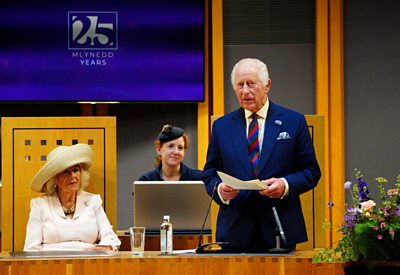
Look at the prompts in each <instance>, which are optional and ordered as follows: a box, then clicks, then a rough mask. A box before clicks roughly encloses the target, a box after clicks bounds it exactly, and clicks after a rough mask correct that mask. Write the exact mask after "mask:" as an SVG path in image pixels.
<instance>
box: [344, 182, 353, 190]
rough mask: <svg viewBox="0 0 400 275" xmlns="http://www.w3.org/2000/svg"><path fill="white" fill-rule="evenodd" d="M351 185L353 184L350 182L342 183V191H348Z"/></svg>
mask: <svg viewBox="0 0 400 275" xmlns="http://www.w3.org/2000/svg"><path fill="white" fill-rule="evenodd" d="M352 184H353V183H352V182H351V181H346V182H345V183H344V189H345V190H348V189H350V187H351V185H352Z"/></svg>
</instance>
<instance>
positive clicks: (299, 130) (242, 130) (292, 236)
mask: <svg viewBox="0 0 400 275" xmlns="http://www.w3.org/2000/svg"><path fill="white" fill-rule="evenodd" d="M217 171H222V172H225V173H227V174H229V175H232V176H234V177H236V178H239V179H242V180H251V179H254V175H253V172H252V169H251V164H250V160H249V157H248V153H247V141H246V120H245V116H244V110H243V109H242V108H240V109H238V110H236V111H234V112H232V113H230V114H227V115H225V116H223V117H221V118H219V119H217V120H216V121H215V122H214V124H213V127H212V136H211V140H210V144H209V147H208V152H207V162H206V164H205V166H204V171H203V181H204V182H205V186H206V189H207V193H208V194H209V195H210V196H211V194H212V191H213V188H214V186H215V185H216V184H219V183H220V182H221V179H220V178H219V177H218V175H217ZM256 177H257V178H258V179H260V180H265V179H269V178H271V177H275V178H280V177H284V178H285V179H286V180H287V182H288V184H289V195H288V196H287V197H286V198H284V199H269V198H268V197H266V196H261V195H260V194H259V193H258V191H248V190H241V191H240V193H239V194H238V196H237V197H236V198H234V199H233V200H231V201H230V202H229V205H226V204H223V203H222V202H221V200H220V198H219V196H218V194H215V195H214V200H215V202H216V203H218V204H219V205H220V209H219V214H218V219H217V241H224V242H229V247H231V248H237V249H240V248H242V247H246V246H247V245H248V244H249V242H250V239H251V238H252V237H253V236H252V235H253V233H254V232H259V235H260V240H259V241H260V242H262V243H263V246H265V247H266V248H271V247H275V229H276V226H275V221H274V218H273V214H272V210H271V207H272V206H275V207H276V208H277V211H278V215H279V217H280V220H281V223H282V227H283V229H284V232H285V236H286V240H287V244H288V245H290V246H293V245H295V244H297V243H300V242H304V241H307V232H306V228H305V223H304V218H303V213H302V210H301V204H300V199H299V196H300V194H302V193H304V192H306V191H309V190H311V189H312V188H314V187H315V186H316V185H317V182H318V180H319V178H320V177H321V172H320V169H319V166H318V163H317V160H316V157H315V152H314V147H313V145H312V140H311V137H310V133H309V130H308V127H307V124H306V121H305V118H304V115H302V114H299V113H297V112H294V111H292V110H289V109H286V108H284V107H281V106H279V105H276V104H274V103H272V102H271V101H270V105H269V109H268V114H267V120H266V122H265V132H264V141H263V145H262V150H261V155H260V160H259V168H258V173H257V176H256ZM253 239H254V237H253ZM253 241H254V240H253Z"/></svg>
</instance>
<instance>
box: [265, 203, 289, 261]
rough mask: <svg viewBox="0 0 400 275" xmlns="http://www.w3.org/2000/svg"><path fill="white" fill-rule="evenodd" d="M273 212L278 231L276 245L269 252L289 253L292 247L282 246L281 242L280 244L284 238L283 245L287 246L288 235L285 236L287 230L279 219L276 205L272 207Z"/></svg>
mask: <svg viewBox="0 0 400 275" xmlns="http://www.w3.org/2000/svg"><path fill="white" fill-rule="evenodd" d="M272 213H273V214H274V218H275V223H276V230H277V232H276V247H275V248H271V249H269V250H268V253H278V254H282V253H289V252H290V250H291V249H288V248H282V247H281V244H280V240H282V244H283V246H284V247H286V237H285V232H283V228H282V224H281V221H280V219H279V216H278V212H277V211H276V208H275V206H273V207H272ZM279 237H280V238H279Z"/></svg>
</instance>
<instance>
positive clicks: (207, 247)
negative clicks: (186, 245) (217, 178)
mask: <svg viewBox="0 0 400 275" xmlns="http://www.w3.org/2000/svg"><path fill="white" fill-rule="evenodd" d="M217 185H218V182H216V183H215V184H214V188H213V192H212V195H211V200H210V203H209V204H208V209H207V212H206V216H205V218H204V222H203V225H202V227H201V230H200V234H199V244H198V246H197V248H196V250H195V251H196V253H197V254H206V253H218V252H221V251H222V246H221V245H223V244H227V242H212V243H205V244H202V242H203V231H204V227H205V225H206V222H207V218H208V215H209V214H210V209H211V204H212V202H213V198H214V195H215V192H216V190H217Z"/></svg>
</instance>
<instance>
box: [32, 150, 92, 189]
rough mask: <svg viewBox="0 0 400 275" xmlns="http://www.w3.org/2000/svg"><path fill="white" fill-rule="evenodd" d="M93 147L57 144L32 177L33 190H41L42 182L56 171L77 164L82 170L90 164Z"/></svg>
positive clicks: (55, 173)
mask: <svg viewBox="0 0 400 275" xmlns="http://www.w3.org/2000/svg"><path fill="white" fill-rule="evenodd" d="M92 160H93V149H92V148H91V147H90V146H89V145H87V144H75V145H72V146H59V147H56V148H55V149H53V150H52V151H51V152H50V153H49V154H48V155H47V161H46V163H45V165H43V167H42V168H40V170H39V171H38V172H37V173H36V175H35V176H34V177H33V179H32V183H31V188H32V190H33V191H35V192H43V186H44V184H45V183H46V182H47V181H48V180H50V179H51V178H52V177H54V176H55V175H57V174H58V173H60V172H62V171H64V170H65V169H67V168H69V167H72V166H74V165H77V164H82V168H83V169H84V170H88V169H89V168H90V166H91V165H92Z"/></svg>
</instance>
